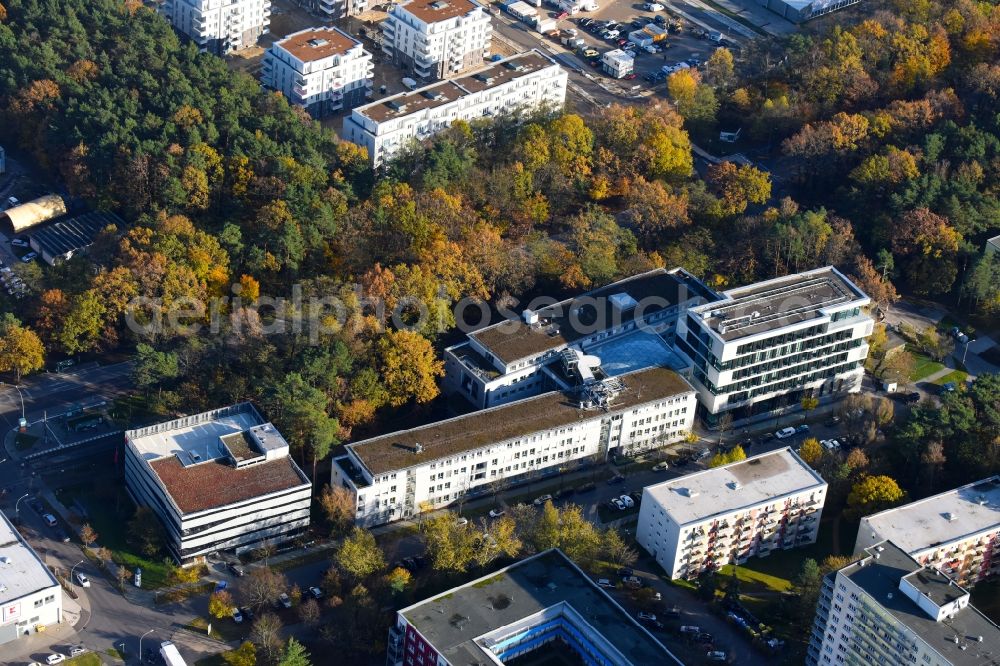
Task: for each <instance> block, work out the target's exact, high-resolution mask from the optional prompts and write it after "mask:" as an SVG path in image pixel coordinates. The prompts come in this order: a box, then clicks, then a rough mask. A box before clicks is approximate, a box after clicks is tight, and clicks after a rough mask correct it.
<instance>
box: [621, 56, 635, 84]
mask: <svg viewBox="0 0 1000 666" xmlns="http://www.w3.org/2000/svg"><path fill="white" fill-rule="evenodd" d="M633 50H634V49H633ZM634 78H635V72H632V73H631V74H626V75H625V76H623V77H622V79H624V80H625V81H631V80H632V79H634Z"/></svg>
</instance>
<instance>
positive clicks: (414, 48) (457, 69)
mask: <svg viewBox="0 0 1000 666" xmlns="http://www.w3.org/2000/svg"><path fill="white" fill-rule="evenodd" d="M492 36H493V24H492V22H491V20H490V15H489V12H487V11H486V8H485V7H484V6H483V5H481V4H479V3H478V2H476V0H409V2H402V3H400V4H397V5H393V6H392V8H391V9H390V10H389V16H388V18H387V19H386V20H385V21H384V22H383V23H382V50H383V51H384V52H385V54H386V56H387V57H389V58H390V59H392V62H393V63H394V64H395V65H396V66H398V67H401V68H403V69H404V70H406V71H408V72H412V73H413V74H414V75H415V78H418V79H425V80H428V81H433V80H435V79H448V78H451V77H454V76H456V75H458V74H461V73H462V72H467V71H469V70H472V69H475V68H477V67H481V66H482V64H483V62H485V60H486V58H488V57H489V55H490V42H491V41H492Z"/></svg>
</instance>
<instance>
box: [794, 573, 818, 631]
mask: <svg viewBox="0 0 1000 666" xmlns="http://www.w3.org/2000/svg"><path fill="white" fill-rule="evenodd" d="M822 586H823V575H822V573H821V571H820V568H819V564H817V563H816V560H814V559H812V558H811V557H809V558H806V560H805V561H804V562H803V563H802V568H801V569H800V570H799V573H798V574H797V575H796V576H795V579H794V580H792V589H793V590H795V592H796V593H797V594H798V599H797V604H796V605H797V607H798V609H799V613H797V614H796V623H797V624H801V625H803V626H808V625H809V624H812V616H811V613H813V612H814V611H815V609H816V601H817V600H818V599H819V592H820V588H821V587H822Z"/></svg>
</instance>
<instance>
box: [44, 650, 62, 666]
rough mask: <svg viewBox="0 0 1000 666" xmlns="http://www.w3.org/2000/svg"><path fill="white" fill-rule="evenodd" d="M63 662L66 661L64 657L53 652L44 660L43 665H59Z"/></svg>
mask: <svg viewBox="0 0 1000 666" xmlns="http://www.w3.org/2000/svg"><path fill="white" fill-rule="evenodd" d="M64 661H66V655H64V654H63V653H62V652H53V653H52V654H50V655H49V656H47V657H46V658H45V663H46V664H48V665H49V666H52V665H53V664H61V663H63V662H64Z"/></svg>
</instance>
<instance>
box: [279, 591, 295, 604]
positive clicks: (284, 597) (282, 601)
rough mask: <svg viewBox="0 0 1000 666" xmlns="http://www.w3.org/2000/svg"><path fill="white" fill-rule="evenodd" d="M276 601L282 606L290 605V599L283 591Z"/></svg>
mask: <svg viewBox="0 0 1000 666" xmlns="http://www.w3.org/2000/svg"><path fill="white" fill-rule="evenodd" d="M278 603H279V604H280V605H281V607H282V608H291V607H292V600H291V599H289V598H288V595H287V594H285V593H284V592H282V593H281V594H279V595H278Z"/></svg>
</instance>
